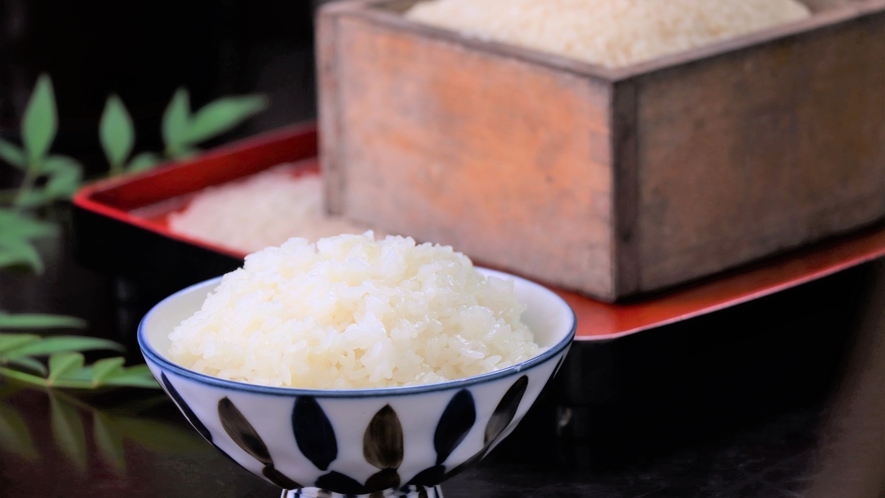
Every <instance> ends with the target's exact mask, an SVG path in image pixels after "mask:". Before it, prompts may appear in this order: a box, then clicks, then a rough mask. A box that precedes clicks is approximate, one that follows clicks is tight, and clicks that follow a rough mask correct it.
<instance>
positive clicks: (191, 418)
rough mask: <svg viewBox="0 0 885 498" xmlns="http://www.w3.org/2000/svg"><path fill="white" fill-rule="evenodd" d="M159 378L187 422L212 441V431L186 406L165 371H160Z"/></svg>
mask: <svg viewBox="0 0 885 498" xmlns="http://www.w3.org/2000/svg"><path fill="white" fill-rule="evenodd" d="M160 380H162V381H163V387H164V388H166V394H168V395H169V396H170V397H171V398H172V399H173V400H175V404H177V405H178V408H179V409H180V410H181V413H183V414H184V418H186V419H187V421H188V422H190V424H191V425H192V426H193V427H194V429H196V430H197V432H199V433H200V435H201V436H203V438H205V439H206V441H209V442H210V443H211V442H212V433H211V432H209V429H207V428H206V426H205V425H203V422H200V419H199V418H197V416H196V415H195V414H194V411H193V410H191V407H189V406H187V403H185V402H184V399H183V398H182V397H181V395H180V394H178V391H177V390H176V389H175V387H174V386H173V385H172V382H170V381H169V379H168V378H167V377H166V374H165V373H160Z"/></svg>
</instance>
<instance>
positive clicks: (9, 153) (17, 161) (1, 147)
mask: <svg viewBox="0 0 885 498" xmlns="http://www.w3.org/2000/svg"><path fill="white" fill-rule="evenodd" d="M0 159H3V160H4V161H6V162H7V163H9V164H11V165H13V166H15V167H16V168H18V169H22V170H23V169H25V168H26V167H27V165H28V164H27V161H26V160H25V153H24V152H22V150H21V148H20V147H19V146H18V145H15V144H14V143H12V142H7V141H6V140H3V139H2V138H0Z"/></svg>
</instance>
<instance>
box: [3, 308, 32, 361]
mask: <svg viewBox="0 0 885 498" xmlns="http://www.w3.org/2000/svg"><path fill="white" fill-rule="evenodd" d="M3 316H4V313H3V312H2V311H0V320H2V317H3ZM7 316H8V315H7ZM39 340H40V336H39V335H34V334H3V335H0V353H3V352H4V351H7V350H9V349H15V348H17V347H19V346H24V345H25V344H31V343H33V342H37V341H39Z"/></svg>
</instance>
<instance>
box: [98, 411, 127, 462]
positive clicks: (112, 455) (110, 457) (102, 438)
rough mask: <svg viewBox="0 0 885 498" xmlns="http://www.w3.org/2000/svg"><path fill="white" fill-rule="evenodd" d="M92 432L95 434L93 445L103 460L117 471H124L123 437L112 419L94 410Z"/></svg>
mask: <svg viewBox="0 0 885 498" xmlns="http://www.w3.org/2000/svg"><path fill="white" fill-rule="evenodd" d="M92 433H93V434H94V435H95V445H96V446H97V447H98V451H99V453H101V457H102V458H103V459H104V461H105V462H107V463H109V464H110V465H111V466H112V467H113V468H114V469H115V470H117V472H123V471H125V470H126V454H125V453H124V451H123V438H122V437H121V436H120V431H119V430H117V428H116V426H115V425H114V421H113V419H112V418H110V417H108V416H107V415H105V414H103V413H101V412H95V414H94V415H93V416H92Z"/></svg>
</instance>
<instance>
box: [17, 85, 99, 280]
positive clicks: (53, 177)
mask: <svg viewBox="0 0 885 498" xmlns="http://www.w3.org/2000/svg"><path fill="white" fill-rule="evenodd" d="M57 131H58V112H57V111H56V107H55V94H54V92H53V89H52V81H51V80H50V79H49V76H47V75H45V74H43V75H40V77H39V78H38V79H37V84H36V86H35V87H34V91H33V92H32V93H31V98H30V100H29V101H28V105H27V107H26V108H25V114H24V117H22V122H21V134H22V141H23V142H24V146H23V147H19V146H18V145H16V144H14V143H12V142H8V141H6V140H0V159H2V160H3V161H5V162H7V163H9V164H11V165H12V166H13V167H15V168H18V169H20V170H22V171H24V172H25V177H24V179H23V180H22V184H21V186H20V187H19V188H18V189H17V191H16V192H15V196H14V198H13V201H12V205H13V206H14V207H16V208H18V209H33V208H38V207H42V206H45V205H48V204H50V203H52V202H54V201H56V200H58V199H66V198H69V197H70V196H71V195H73V194H74V192H76V191H77V189H79V188H80V182H81V179H82V177H83V168H82V166H81V165H80V163H78V162H77V161H76V160H75V159H73V158H71V157H67V156H60V155H53V156H50V155H49V149H50V147H51V146H52V142H53V141H54V140H55V134H56V132H57ZM40 179H45V182H43V184H44V186H43V187H40V188H38V187H36V185H37V184H38V180H40ZM5 252H6V251H5V250H3V249H2V248H0V254H2V253H5ZM12 252H14V253H16V254H17V256H16V258H15V259H16V260H18V262H19V263H22V257H23V254H24V253H25V252H27V253H30V250H28V249H24V250H22V249H20V248H19V249H17V250H14V251H12ZM27 259H29V260H32V259H33V258H32V257H30V256H28V257H27ZM38 259H39V258H38ZM3 260H4V258H3V257H2V255H0V261H3ZM25 264H29V266H32V267H36V266H40V265H33V264H30V263H25ZM0 266H5V265H3V264H2V263H0Z"/></svg>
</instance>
